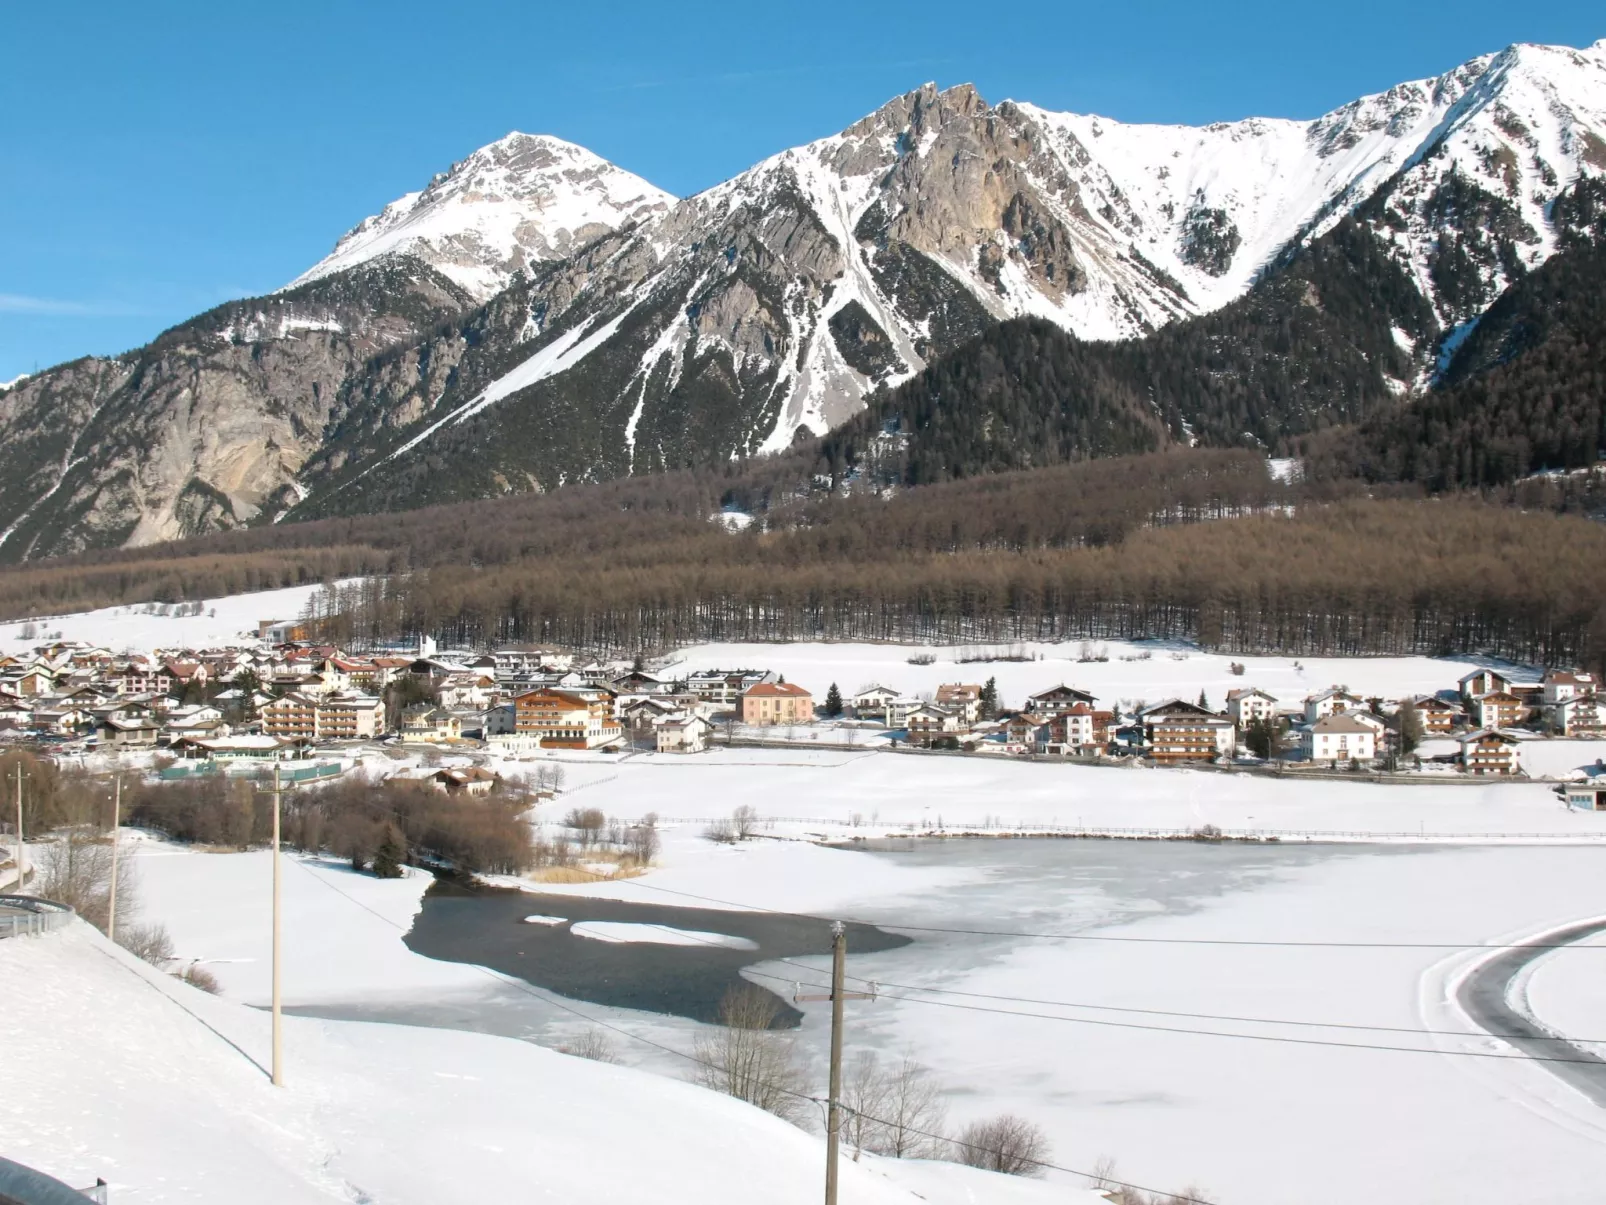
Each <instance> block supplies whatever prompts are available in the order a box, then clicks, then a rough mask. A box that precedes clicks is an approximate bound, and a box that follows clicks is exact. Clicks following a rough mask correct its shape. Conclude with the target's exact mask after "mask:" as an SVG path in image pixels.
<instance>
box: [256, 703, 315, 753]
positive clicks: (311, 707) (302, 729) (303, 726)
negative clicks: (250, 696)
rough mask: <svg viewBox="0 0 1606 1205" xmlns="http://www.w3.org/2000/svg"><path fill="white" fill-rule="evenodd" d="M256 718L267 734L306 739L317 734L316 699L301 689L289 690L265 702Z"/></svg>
mask: <svg viewBox="0 0 1606 1205" xmlns="http://www.w3.org/2000/svg"><path fill="white" fill-rule="evenodd" d="M258 718H260V719H261V721H262V731H263V733H264V734H265V735H267V736H276V737H280V738H283V739H286V740H296V739H300V740H308V741H310V740H316V739H317V736H318V700H317V699H316V698H314V697H313V696H312V695H310V694H305V693H303V692H301V691H291V692H290V693H289V694H286V695H283V696H281V697H280V698H277V699H274V700H273V702H271V703H268V704H266V705H265V706H264V707H263V708H262V709H261V710H260V712H258Z"/></svg>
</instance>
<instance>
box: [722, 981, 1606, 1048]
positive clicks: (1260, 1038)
mask: <svg viewBox="0 0 1606 1205" xmlns="http://www.w3.org/2000/svg"><path fill="white" fill-rule="evenodd" d="M748 973H749V974H751V975H754V976H756V977H758V978H761V979H768V980H770V981H772V982H774V983H790V982H792V981H791V980H789V979H782V978H781V977H780V976H779V975H766V974H764V973H763V972H761V971H749V972H748ZM809 986H810V987H818V986H821V985H819V984H812V983H811V984H810V985H809ZM916 990H924V989H916ZM880 995H881V998H883V999H886V1000H898V1001H901V1002H903V1003H906V1004H926V1005H930V1006H932V1007H934V1008H953V1009H959V1010H961V1011H963V1012H974V1013H990V1014H992V1015H994V1016H1000V1017H1023V1018H1026V1019H1028V1020H1034V1021H1063V1022H1066V1023H1067V1024H1071V1025H1096V1026H1099V1027H1101V1028H1107V1029H1136V1030H1142V1031H1144V1032H1148V1033H1175V1034H1185V1035H1190V1036H1193V1037H1203V1038H1238V1039H1240V1040H1242V1041H1248V1042H1280V1043H1283V1044H1285V1045H1292V1046H1326V1047H1334V1048H1337V1049H1340V1050H1381V1051H1390V1052H1393V1053H1397V1054H1434V1055H1441V1056H1444V1055H1448V1056H1451V1057H1456V1058H1482V1059H1503V1060H1509V1061H1520V1062H1529V1063H1582V1064H1586V1065H1588V1066H1600V1065H1601V1063H1602V1060H1600V1059H1596V1058H1563V1057H1561V1056H1559V1055H1541V1054H1502V1053H1500V1052H1499V1051H1494V1050H1430V1049H1428V1048H1426V1047H1423V1046H1386V1045H1383V1044H1381V1043H1375V1042H1339V1041H1334V1040H1332V1039H1330V1038H1292V1037H1287V1036H1285V1035H1282V1034H1262V1033H1230V1032H1227V1031H1226V1030H1216V1029H1189V1028H1186V1027H1184V1026H1180V1025H1147V1024H1144V1023H1142V1022H1139V1021H1106V1020H1102V1019H1100V1018H1097V1017H1065V1016H1060V1015H1058V1014H1055V1013H1037V1012H1023V1011H1020V1010H1017V1009H1009V1008H990V1007H988V1006H986V1005H981V1004H957V1003H954V1002H952V1001H948V1000H923V999H920V998H919V997H916V996H899V995H892V994H888V993H880ZM1271 1024H1286V1022H1271ZM1407 1032H1415V1031H1407ZM1420 1032H1424V1033H1427V1032H1430V1031H1425V1030H1424V1031H1420ZM1446 1036H1451V1037H1459V1038H1474V1039H1477V1038H1502V1037H1503V1035H1500V1034H1491V1033H1487V1032H1484V1033H1453V1032H1451V1033H1448V1034H1447V1035H1446ZM1503 1040H1509V1039H1503ZM1534 1040H1546V1041H1555V1042H1566V1041H1567V1039H1565V1038H1550V1039H1534Z"/></svg>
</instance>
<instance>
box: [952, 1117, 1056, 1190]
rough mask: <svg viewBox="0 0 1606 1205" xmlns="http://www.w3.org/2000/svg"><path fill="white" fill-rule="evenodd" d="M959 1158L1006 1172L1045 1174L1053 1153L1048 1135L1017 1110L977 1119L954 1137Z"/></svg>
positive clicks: (962, 1161) (987, 1168)
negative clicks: (1046, 1163)
mask: <svg viewBox="0 0 1606 1205" xmlns="http://www.w3.org/2000/svg"><path fill="white" fill-rule="evenodd" d="M954 1148H955V1153H956V1154H957V1156H958V1161H959V1162H960V1163H963V1164H965V1165H966V1166H967V1167H979V1168H983V1169H985V1170H986V1171H990V1172H1003V1173H1004V1174H1005V1175H1006V1176H1041V1175H1042V1174H1043V1171H1044V1168H1043V1164H1044V1162H1045V1161H1046V1160H1047V1159H1048V1156H1049V1146H1048V1135H1047V1134H1045V1133H1044V1132H1043V1131H1042V1130H1041V1129H1040V1128H1039V1127H1038V1126H1035V1125H1033V1124H1032V1123H1031V1122H1029V1121H1027V1120H1025V1119H1024V1118H1021V1117H1016V1116H1015V1115H1014V1114H1013V1113H1002V1114H1000V1115H999V1116H997V1117H994V1118H992V1119H990V1120H988V1121H973V1122H971V1123H970V1124H969V1125H968V1126H966V1127H965V1128H964V1130H962V1131H961V1132H960V1134H959V1137H958V1138H956V1139H954Z"/></svg>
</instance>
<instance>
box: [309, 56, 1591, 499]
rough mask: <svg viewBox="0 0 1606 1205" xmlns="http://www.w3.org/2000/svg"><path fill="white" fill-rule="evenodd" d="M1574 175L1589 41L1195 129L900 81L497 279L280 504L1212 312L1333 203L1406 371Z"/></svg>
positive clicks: (488, 476) (555, 455)
mask: <svg viewBox="0 0 1606 1205" xmlns="http://www.w3.org/2000/svg"><path fill="white" fill-rule="evenodd" d="M1602 172H1606V42H1602V43H1597V44H1596V45H1595V46H1593V47H1591V48H1589V49H1588V50H1581V51H1580V50H1572V49H1569V48H1565V47H1543V46H1525V45H1524V46H1514V47H1511V48H1509V49H1508V50H1506V51H1503V52H1501V53H1500V54H1497V55H1490V56H1484V57H1482V58H1479V59H1476V60H1473V61H1472V62H1470V63H1467V64H1465V65H1463V66H1462V67H1459V68H1457V69H1456V70H1454V71H1452V72H1449V73H1447V74H1445V75H1443V76H1440V77H1437V78H1435V79H1429V80H1422V81H1416V82H1412V83H1406V84H1401V85H1399V86H1397V87H1395V88H1392V89H1390V90H1389V91H1387V92H1384V93H1380V94H1378V95H1375V96H1369V97H1364V98H1362V99H1360V100H1357V101H1355V102H1353V103H1351V104H1348V105H1345V106H1344V107H1342V108H1340V109H1338V110H1335V111H1334V112H1332V113H1329V114H1327V115H1325V116H1323V117H1320V118H1318V119H1316V120H1313V121H1285V120H1269V119H1252V120H1248V121H1242V122H1235V123H1227V124H1221V125H1214V126H1210V127H1206V128H1204V129H1193V128H1189V127H1181V126H1132V125H1124V124H1122V123H1118V122H1112V121H1108V120H1105V119H1102V118H1097V117H1088V116H1081V115H1075V114H1056V113H1050V112H1047V111H1045V110H1041V109H1037V108H1035V107H1033V106H1030V105H1025V104H1017V103H1014V102H1009V101H1006V102H1003V103H1001V104H999V105H997V106H991V105H988V104H987V103H986V102H985V101H983V100H982V98H981V97H980V96H979V95H977V93H976V92H975V90H974V89H972V88H970V87H968V86H965V87H958V88H952V89H949V90H947V91H941V92H940V91H938V90H937V89H936V88H935V87H934V86H931V85H927V86H926V87H924V88H922V89H920V90H918V91H915V92H911V93H909V94H907V95H905V96H901V97H898V98H896V99H894V100H893V101H891V102H889V103H888V104H887V105H886V106H884V107H883V108H882V109H880V110H878V111H877V112H876V113H873V114H871V115H870V116H868V117H866V118H864V119H863V120H862V121H860V122H858V123H856V124H854V125H853V126H851V127H849V128H848V129H847V130H845V131H843V132H842V133H841V134H838V135H834V136H832V137H829V138H825V139H821V140H820V141H818V142H814V143H810V144H809V145H807V146H803V147H799V148H795V149H793V150H789V151H785V152H782V153H781V154H779V155H776V156H774V157H772V158H770V159H768V160H765V161H764V162H762V163H760V164H758V165H757V166H755V167H753V168H751V169H750V170H748V171H747V172H744V173H742V174H741V175H739V176H737V177H735V178H734V179H732V180H730V181H727V182H726V183H724V184H721V185H718V186H717V187H715V188H712V189H710V190H708V191H706V192H704V193H701V194H698V195H697V196H694V197H690V198H687V199H686V200H684V201H682V202H680V203H679V204H677V205H676V206H674V207H673V208H672V209H671V210H669V211H668V212H667V213H665V214H664V215H663V216H662V217H660V218H658V219H656V220H655V221H653V222H651V223H649V224H647V225H644V226H643V227H641V228H639V229H637V230H636V231H634V232H628V231H625V232H619V233H616V234H614V235H612V236H609V237H607V238H605V239H603V240H601V241H600V242H599V243H598V244H596V245H594V246H593V247H591V248H588V249H587V251H586V253H585V254H584V255H582V256H578V257H576V258H573V259H571V260H569V261H566V262H564V263H562V264H559V265H556V266H555V267H554V268H553V269H552V270H551V271H549V272H548V273H546V274H545V275H541V276H538V277H537V278H535V279H534V280H532V281H531V282H529V284H528V285H527V286H526V287H523V288H520V287H515V288H514V289H512V290H509V292H508V293H505V294H503V295H502V296H501V297H499V298H498V299H497V302H496V305H497V306H498V307H500V310H501V312H500V313H499V315H498V317H497V318H496V326H497V328H498V329H499V330H500V331H503V332H507V333H508V334H511V335H513V338H512V340H511V341H510V340H508V339H507V338H506V337H505V336H504V337H502V338H500V339H497V338H492V339H489V340H481V341H480V342H478V343H477V345H476V347H477V351H476V356H475V358H476V361H477V368H476V369H475V370H473V371H468V372H465V373H463V374H461V375H460V377H459V378H458V379H457V380H456V381H455V382H454V384H453V386H452V387H451V388H449V389H447V390H446V391H445V392H443V393H440V394H432V395H428V396H425V395H423V394H422V393H421V392H420V391H419V390H418V389H415V388H409V387H408V386H407V383H405V382H396V381H391V382H389V383H388V384H387V389H386V390H385V391H384V392H383V393H382V394H376V395H375V396H373V397H372V398H370V399H367V401H366V402H359V403H357V404H354V406H353V408H352V411H351V412H350V413H349V414H348V416H347V420H346V424H345V426H344V428H343V430H342V431H341V432H340V434H339V440H338V443H337V444H336V445H334V446H332V448H331V451H330V453H329V454H328V455H326V456H325V457H322V458H314V460H313V461H312V462H311V463H310V464H309V466H308V469H307V471H306V472H305V473H304V475H303V482H304V484H305V485H306V486H307V488H308V490H309V492H310V493H311V495H312V498H311V501H310V504H309V505H308V506H307V507H304V508H303V509H302V510H301V511H298V512H297V513H305V514H323V513H336V512H340V511H347V510H374V509H385V508H387V507H391V506H396V505H403V504H406V503H407V501H408V500H427V501H440V500H445V499H448V498H453V497H466V496H473V495H484V494H488V493H496V492H504V491H506V490H508V489H523V488H547V487H548V486H550V485H553V484H561V483H562V482H564V481H572V480H576V479H591V478H596V477H607V476H615V475H619V474H622V473H630V472H642V471H645V470H652V469H656V468H661V467H671V466H681V465H686V464H696V463H710V462H717V461H719V460H722V459H725V458H727V457H730V456H733V455H744V454H752V453H756V452H765V451H775V450H779V449H782V448H785V447H787V446H788V445H789V444H791V443H792V442H793V441H794V440H796V439H798V438H801V437H804V436H807V435H818V434H821V433H823V432H824V431H826V430H829V429H831V428H833V427H835V426H838V425H839V424H841V423H842V422H843V421H845V420H846V419H847V418H849V417H851V416H852V415H854V414H855V413H857V412H858V411H859V410H861V409H862V407H863V399H864V397H865V396H866V395H867V394H868V393H869V392H870V391H872V390H874V389H876V388H879V387H881V386H883V385H888V384H895V383H898V382H900V381H902V380H904V379H906V378H908V377H909V376H911V375H913V374H914V373H915V372H917V371H919V370H920V369H921V368H922V367H924V366H925V365H926V364H927V363H928V362H929V361H930V360H931V359H932V358H933V357H936V356H938V355H941V354H943V353H944V352H947V351H950V350H952V349H953V348H954V347H956V346H957V345H958V344H960V343H962V342H964V341H965V340H966V339H968V338H970V337H972V336H974V335H976V334H978V333H979V332H980V331H981V330H983V329H985V328H986V327H987V326H989V325H990V324H992V323H994V322H996V321H997V320H999V319H1002V318H1008V317H1014V316H1019V315H1036V316H1039V317H1043V318H1045V319H1047V320H1049V321H1052V322H1054V323H1055V324H1056V325H1059V326H1060V327H1062V328H1064V329H1066V330H1068V331H1070V332H1072V333H1074V334H1076V335H1078V336H1080V337H1082V338H1085V339H1116V340H1119V339H1130V338H1136V337H1141V336H1144V335H1146V334H1149V333H1151V332H1153V331H1155V330H1157V329H1159V328H1161V327H1163V326H1166V325H1168V324H1171V323H1173V322H1176V321H1178V320H1180V319H1186V318H1189V317H1194V316H1198V315H1202V314H1206V313H1210V312H1212V311H1215V310H1217V309H1219V308H1220V307H1222V306H1224V305H1227V304H1229V303H1231V302H1233V301H1235V300H1236V299H1238V298H1240V297H1242V296H1244V294H1245V293H1246V291H1247V290H1249V289H1250V288H1252V287H1253V286H1254V285H1255V283H1256V282H1257V281H1258V280H1261V279H1263V278H1264V277H1265V276H1266V274H1267V273H1268V272H1275V270H1276V268H1277V265H1279V264H1280V263H1282V262H1284V261H1285V260H1286V259H1287V258H1288V257H1289V256H1290V255H1291V254H1292V253H1293V252H1294V251H1295V250H1297V249H1298V248H1299V247H1301V246H1303V245H1305V244H1307V243H1308V242H1309V241H1310V240H1311V239H1313V238H1316V237H1319V236H1321V235H1323V234H1324V233H1326V232H1327V231H1329V230H1330V229H1331V228H1332V227H1333V226H1334V225H1335V224H1336V223H1337V222H1338V221H1339V220H1340V219H1342V218H1343V217H1344V216H1346V215H1352V214H1353V215H1357V216H1360V217H1362V218H1363V220H1364V221H1365V222H1366V224H1367V228H1368V230H1369V231H1370V232H1371V235H1372V237H1374V238H1375V239H1376V240H1378V241H1379V242H1380V243H1382V244H1383V245H1384V250H1385V252H1386V254H1387V255H1389V256H1390V257H1392V258H1393V259H1396V260H1397V261H1398V262H1399V264H1400V265H1401V267H1402V270H1404V271H1406V272H1408V274H1409V277H1410V279H1411V280H1412V281H1414V283H1415V286H1416V287H1417V288H1418V289H1419V290H1420V291H1421V293H1422V295H1423V297H1424V299H1425V300H1426V301H1427V302H1428V303H1429V305H1430V306H1431V309H1432V312H1433V315H1434V316H1435V322H1434V325H1436V328H1437V329H1428V330H1424V331H1418V332H1416V333H1415V334H1410V333H1405V332H1402V333H1401V334H1400V335H1399V336H1398V338H1399V339H1400V341H1401V342H1402V345H1403V347H1404V350H1405V351H1406V352H1407V354H1408V358H1409V365H1408V366H1407V367H1405V368H1403V369H1400V370H1399V372H1400V376H1399V377H1398V378H1393V379H1394V380H1395V385H1396V386H1397V388H1398V389H1399V390H1402V391H1403V390H1408V389H1410V388H1412V387H1415V386H1417V385H1419V384H1420V383H1422V382H1423V381H1424V380H1426V379H1427V377H1428V376H1429V375H1430V370H1431V367H1432V364H1433V362H1434V358H1435V356H1436V354H1437V350H1438V345H1439V343H1440V341H1441V340H1442V339H1443V337H1444V336H1445V335H1446V334H1447V333H1450V332H1453V331H1454V330H1456V329H1457V327H1458V326H1460V325H1462V324H1464V323H1465V322H1467V321H1469V320H1470V319H1472V318H1474V317H1475V316H1476V314H1478V313H1480V312H1481V311H1482V309H1483V308H1485V307H1487V305H1488V304H1490V303H1491V302H1492V301H1493V300H1494V298H1495V297H1496V296H1498V295H1499V292H1500V291H1501V289H1502V288H1504V287H1505V285H1506V284H1507V283H1509V282H1510V280H1512V279H1514V277H1515V274H1518V273H1521V272H1523V271H1526V270H1528V269H1529V268H1531V267H1532V266H1534V265H1535V264H1537V263H1540V262H1542V261H1543V260H1544V259H1545V258H1546V257H1547V256H1548V255H1549V254H1550V253H1551V252H1552V251H1553V250H1554V249H1555V246H1556V242H1557V232H1556V231H1555V230H1554V229H1552V228H1551V227H1550V225H1549V207H1550V205H1551V202H1552V201H1553V200H1554V199H1555V197H1556V196H1557V195H1558V194H1559V193H1560V192H1561V191H1562V190H1563V189H1565V188H1566V187H1568V186H1569V185H1570V184H1571V183H1573V182H1574V181H1575V180H1576V179H1577V178H1578V177H1579V176H1580V175H1583V174H1596V175H1598V174H1601V173H1602ZM398 412H405V413H409V414H417V415H419V416H420V417H419V418H418V419H417V420H416V421H414V422H411V423H410V424H397V423H396V422H395V421H394V416H395V415H396V414H397V413H398ZM1187 417H1188V416H1186V415H1183V416H1181V418H1182V419H1183V420H1186V419H1187ZM1176 434H1177V436H1178V437H1179V438H1181V437H1183V434H1182V431H1181V428H1180V427H1179V429H1178V432H1177V433H1176ZM426 460H427V461H429V462H430V463H434V464H436V465H441V464H445V465H449V466H451V473H450V476H449V478H448V479H447V480H445V481H439V480H425V477H426V474H425V473H424V472H423V470H422V468H421V467H420V466H421V465H422V464H423V463H424V462H425V461H426ZM348 466H350V467H348Z"/></svg>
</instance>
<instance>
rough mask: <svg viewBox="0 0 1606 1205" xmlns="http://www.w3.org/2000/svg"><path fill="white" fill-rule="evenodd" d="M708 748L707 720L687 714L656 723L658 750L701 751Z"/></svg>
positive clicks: (677, 751)
mask: <svg viewBox="0 0 1606 1205" xmlns="http://www.w3.org/2000/svg"><path fill="white" fill-rule="evenodd" d="M706 748H708V721H707V720H705V719H702V718H701V717H700V716H694V715H688V716H681V717H679V718H677V719H672V720H664V721H663V722H662V723H660V724H659V725H658V752H660V753H701V752H702V751H703V750H704V749H706Z"/></svg>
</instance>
